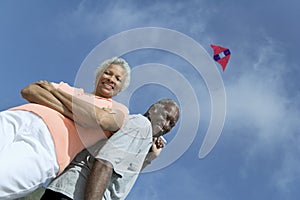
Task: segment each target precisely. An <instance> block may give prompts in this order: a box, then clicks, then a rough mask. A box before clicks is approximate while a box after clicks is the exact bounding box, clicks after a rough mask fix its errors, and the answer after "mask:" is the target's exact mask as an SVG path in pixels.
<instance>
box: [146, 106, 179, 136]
mask: <svg viewBox="0 0 300 200" xmlns="http://www.w3.org/2000/svg"><path fill="white" fill-rule="evenodd" d="M149 117H150V120H151V124H152V132H153V137H159V136H161V135H164V134H166V133H168V132H169V131H170V130H171V129H172V128H173V127H174V126H175V124H176V122H177V121H178V117H179V111H178V109H177V107H176V106H175V105H173V104H170V103H169V104H166V105H161V104H154V105H153V106H152V108H151V109H150V110H149Z"/></svg>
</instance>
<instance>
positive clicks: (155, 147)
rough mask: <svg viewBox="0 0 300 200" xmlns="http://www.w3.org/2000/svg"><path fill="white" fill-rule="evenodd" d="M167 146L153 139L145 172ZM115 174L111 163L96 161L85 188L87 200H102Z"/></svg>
mask: <svg viewBox="0 0 300 200" xmlns="http://www.w3.org/2000/svg"><path fill="white" fill-rule="evenodd" d="M164 146H165V143H164V141H163V140H162V139H161V138H156V137H155V138H153V143H152V147H151V149H150V151H149V153H148V154H147V156H146V159H145V160H147V161H148V162H146V161H144V163H143V166H142V169H141V170H143V169H144V168H145V167H146V166H147V165H148V164H149V162H151V161H152V160H154V159H155V158H157V157H158V156H159V154H160V153H161V151H162V148H163V147H164ZM112 173H113V166H112V164H111V163H110V162H108V161H105V160H98V159H95V162H94V165H93V167H92V169H91V174H90V175H89V177H88V181H87V184H86V188H85V199H86V200H96V199H100V200H101V199H102V197H103V194H104V191H105V190H106V188H107V186H108V184H109V181H110V178H111V175H112Z"/></svg>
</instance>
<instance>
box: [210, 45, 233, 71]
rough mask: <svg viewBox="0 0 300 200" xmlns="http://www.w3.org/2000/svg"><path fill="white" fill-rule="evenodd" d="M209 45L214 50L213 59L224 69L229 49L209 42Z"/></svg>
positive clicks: (228, 56)
mask: <svg viewBox="0 0 300 200" xmlns="http://www.w3.org/2000/svg"><path fill="white" fill-rule="evenodd" d="M210 46H211V48H213V50H214V60H215V61H217V62H218V63H219V64H220V65H221V66H222V69H223V71H224V70H225V68H226V65H227V63H228V60H229V58H230V51H229V49H228V48H224V47H221V46H216V45H213V44H211V45H210Z"/></svg>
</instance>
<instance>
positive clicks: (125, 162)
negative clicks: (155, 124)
mask: <svg viewBox="0 0 300 200" xmlns="http://www.w3.org/2000/svg"><path fill="white" fill-rule="evenodd" d="M151 144H152V129H151V124H150V122H149V120H148V119H146V118H145V117H144V116H142V115H138V116H129V119H128V120H127V122H126V123H125V125H124V126H123V127H122V128H121V129H120V130H119V131H118V132H116V133H115V134H114V135H113V136H111V137H110V138H109V139H108V140H107V142H106V144H105V145H104V146H103V147H102V148H101V149H100V150H99V152H98V153H97V154H96V155H95V157H96V158H97V159H102V160H106V161H109V162H110V163H111V164H112V165H113V168H114V171H115V172H116V173H117V174H119V175H120V176H123V174H124V173H134V174H137V173H139V172H140V170H141V168H142V165H143V162H144V159H145V157H146V155H147V153H148V151H149V149H150V147H151Z"/></svg>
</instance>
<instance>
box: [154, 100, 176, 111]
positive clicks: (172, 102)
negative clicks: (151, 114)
mask: <svg viewBox="0 0 300 200" xmlns="http://www.w3.org/2000/svg"><path fill="white" fill-rule="evenodd" d="M155 104H160V105H166V104H173V105H174V106H176V107H177V108H178V110H179V106H178V104H177V103H176V102H175V101H173V100H172V99H168V98H164V99H160V100H158V101H157V102H156V103H155Z"/></svg>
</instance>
